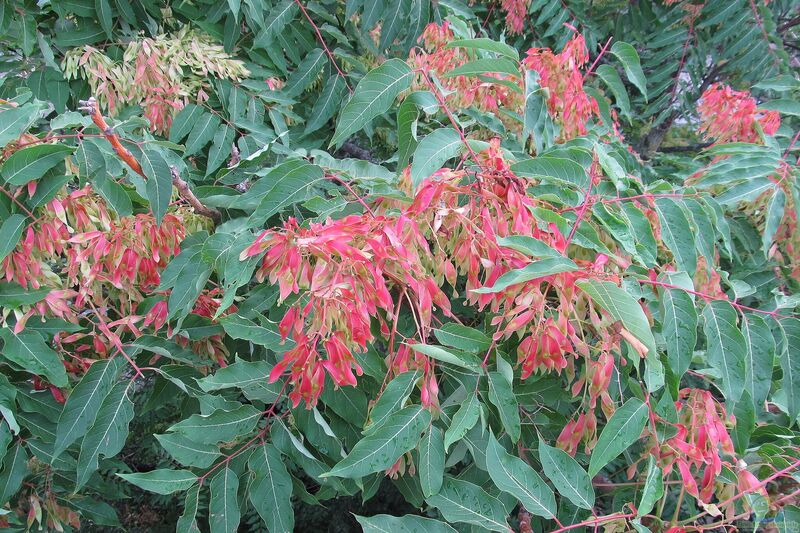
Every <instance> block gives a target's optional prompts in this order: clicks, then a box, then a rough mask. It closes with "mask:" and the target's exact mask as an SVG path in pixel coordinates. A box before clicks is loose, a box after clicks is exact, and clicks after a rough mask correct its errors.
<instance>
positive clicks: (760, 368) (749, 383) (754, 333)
mask: <svg viewBox="0 0 800 533" xmlns="http://www.w3.org/2000/svg"><path fill="white" fill-rule="evenodd" d="M742 335H743V336H744V340H745V343H746V344H747V351H746V352H745V357H744V368H745V377H744V383H745V384H744V388H745V390H747V391H749V392H750V398H751V399H752V401H753V407H755V409H756V412H757V413H760V412H761V410H762V409H764V402H765V401H766V399H767V395H768V394H769V389H770V387H771V386H772V367H773V366H774V363H775V337H774V336H773V335H772V331H770V328H769V325H768V324H767V322H766V321H765V320H764V319H763V318H761V317H760V316H758V315H755V314H746V315H743V316H742Z"/></svg>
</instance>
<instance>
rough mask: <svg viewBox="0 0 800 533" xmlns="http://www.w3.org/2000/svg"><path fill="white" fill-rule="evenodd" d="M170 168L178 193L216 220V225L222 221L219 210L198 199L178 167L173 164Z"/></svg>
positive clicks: (198, 211) (195, 207) (196, 209)
mask: <svg viewBox="0 0 800 533" xmlns="http://www.w3.org/2000/svg"><path fill="white" fill-rule="evenodd" d="M169 170H170V173H171V174H172V184H173V185H174V186H175V188H176V189H178V194H180V195H181V197H182V198H184V199H185V200H186V201H187V202H189V204H190V205H191V206H192V207H193V208H194V210H195V212H196V213H198V214H200V215H203V216H204V217H208V218H210V219H211V220H213V221H214V224H215V225H216V224H219V223H220V222H221V221H222V215H220V213H219V211H217V210H216V209H214V208H213V207H207V206H205V205H203V204H202V203H200V200H198V199H197V196H195V195H194V193H193V192H192V190H191V189H190V188H189V184H188V183H186V181H185V180H183V179H182V178H181V175H180V174H179V173H178V168H177V167H175V166H172V167H170V169H169Z"/></svg>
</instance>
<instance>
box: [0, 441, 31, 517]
mask: <svg viewBox="0 0 800 533" xmlns="http://www.w3.org/2000/svg"><path fill="white" fill-rule="evenodd" d="M27 473H28V452H27V451H25V447H24V446H23V445H22V442H17V444H16V445H15V446H14V448H13V449H12V450H11V451H10V452H7V453H6V455H5V457H3V471H2V472H0V505H5V504H6V502H8V500H10V499H11V497H12V496H14V494H16V493H17V491H18V490H19V488H20V487H21V486H22V481H23V480H24V479H25V475H26V474H27Z"/></svg>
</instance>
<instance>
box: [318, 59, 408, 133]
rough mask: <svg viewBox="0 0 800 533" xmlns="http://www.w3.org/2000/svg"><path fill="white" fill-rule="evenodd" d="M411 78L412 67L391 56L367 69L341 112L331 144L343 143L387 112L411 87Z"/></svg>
mask: <svg viewBox="0 0 800 533" xmlns="http://www.w3.org/2000/svg"><path fill="white" fill-rule="evenodd" d="M411 77H412V72H411V68H410V67H409V66H408V65H407V64H406V62H405V61H403V60H401V59H390V60H388V61H386V62H384V63H383V64H382V65H381V66H379V67H377V68H375V69H373V70H371V71H370V72H368V73H367V75H366V76H364V78H363V79H362V80H361V81H360V82H359V83H358V86H357V87H356V89H355V91H354V93H353V96H352V97H351V98H350V100H349V101H348V102H347V104H345V106H344V109H342V112H341V113H340V114H339V120H338V121H337V123H336V131H335V133H334V134H333V138H332V139H331V142H330V145H329V146H335V145H338V144H341V143H342V142H343V141H345V140H347V138H348V137H350V136H351V135H353V134H354V133H356V132H357V131H359V130H360V129H361V128H363V127H364V126H366V125H367V124H368V123H369V122H370V121H371V120H372V119H373V118H375V117H377V116H378V115H380V114H382V113H385V112H386V111H388V110H389V107H391V105H392V102H394V99H395V98H397V95H399V94H400V93H401V92H403V91H405V90H406V89H408V88H409V87H410V86H411Z"/></svg>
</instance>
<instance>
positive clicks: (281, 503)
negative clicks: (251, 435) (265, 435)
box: [248, 444, 294, 532]
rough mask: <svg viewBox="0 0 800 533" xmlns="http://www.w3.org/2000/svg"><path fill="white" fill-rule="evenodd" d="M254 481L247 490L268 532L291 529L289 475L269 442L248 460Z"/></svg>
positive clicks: (292, 526) (292, 516) (292, 524)
mask: <svg viewBox="0 0 800 533" xmlns="http://www.w3.org/2000/svg"><path fill="white" fill-rule="evenodd" d="M248 466H249V467H250V471H251V472H253V482H252V484H251V485H250V489H249V491H248V493H249V497H250V502H251V503H252V504H253V507H255V509H256V511H257V512H258V514H259V516H261V519H262V520H264V522H265V523H266V524H267V528H268V529H269V530H270V531H273V532H277V531H294V510H293V509H292V502H291V497H292V478H291V477H290V476H289V472H287V471H286V466H285V465H284V463H283V461H282V459H281V453H280V452H279V451H278V449H277V448H275V446H273V445H272V444H263V445H262V446H259V447H258V448H256V449H255V451H253V454H252V455H251V456H250V459H249V461H248Z"/></svg>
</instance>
